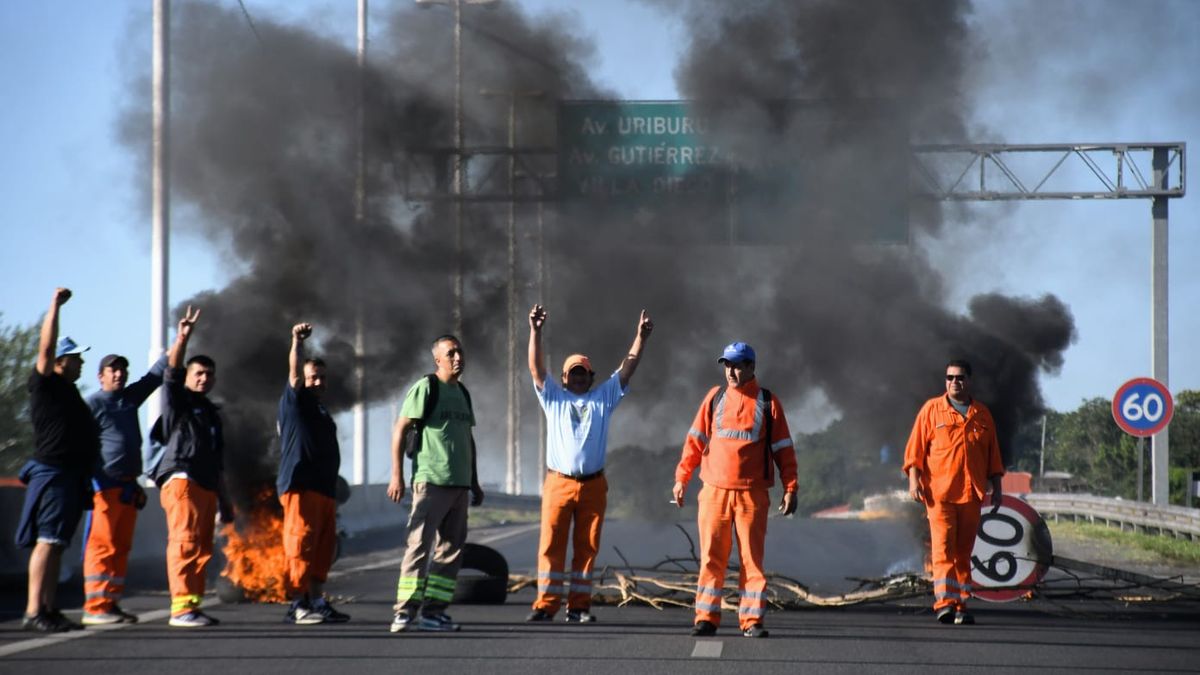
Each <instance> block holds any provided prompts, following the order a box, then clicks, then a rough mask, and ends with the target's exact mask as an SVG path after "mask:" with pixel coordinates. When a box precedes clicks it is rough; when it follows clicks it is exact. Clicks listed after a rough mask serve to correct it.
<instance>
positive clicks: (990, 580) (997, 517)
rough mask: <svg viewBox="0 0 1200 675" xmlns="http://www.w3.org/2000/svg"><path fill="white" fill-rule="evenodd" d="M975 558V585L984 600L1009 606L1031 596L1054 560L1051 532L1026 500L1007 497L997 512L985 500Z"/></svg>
mask: <svg viewBox="0 0 1200 675" xmlns="http://www.w3.org/2000/svg"><path fill="white" fill-rule="evenodd" d="M981 510H982V514H981V516H980V519H979V533H978V534H977V535H976V537H975V550H974V551H973V552H972V554H971V585H972V586H973V587H974V591H973V594H974V596H975V597H977V598H979V599H981V600H990V601H992V602H1008V601H1010V600H1017V599H1020V598H1023V597H1026V596H1028V595H1029V592H1030V591H1031V590H1032V588H1033V587H1034V586H1035V585H1036V584H1037V583H1038V582H1040V581H1041V580H1042V577H1044V576H1045V575H1046V569H1047V568H1048V567H1049V565H1050V559H1051V557H1052V545H1051V541H1050V531H1049V529H1047V528H1046V524H1045V523H1044V522H1043V521H1042V517H1041V515H1039V514H1038V512H1037V511H1035V510H1034V508H1033V507H1032V506H1030V505H1029V504H1027V503H1026V502H1025V501H1024V500H1022V499H1019V498H1017V497H1014V496H1012V495H1004V497H1003V499H1001V501H1000V508H999V509H994V508H993V507H992V505H991V499H990V498H987V497H985V498H984V501H983V505H982V509H981Z"/></svg>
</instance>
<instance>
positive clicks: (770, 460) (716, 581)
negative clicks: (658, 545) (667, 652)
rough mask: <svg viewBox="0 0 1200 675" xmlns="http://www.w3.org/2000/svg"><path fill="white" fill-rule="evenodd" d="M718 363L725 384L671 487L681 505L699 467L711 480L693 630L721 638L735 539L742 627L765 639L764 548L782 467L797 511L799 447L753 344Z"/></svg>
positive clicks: (708, 402) (790, 509)
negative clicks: (759, 373) (758, 368)
mask: <svg viewBox="0 0 1200 675" xmlns="http://www.w3.org/2000/svg"><path fill="white" fill-rule="evenodd" d="M717 361H718V362H719V363H720V364H721V365H722V366H723V367H724V369H725V385H726V386H724V387H713V388H712V389H710V390H709V392H708V395H707V396H705V397H704V401H703V402H702V403H701V404H700V410H699V411H697V412H696V419H695V420H694V421H693V422H692V427H691V429H689V430H688V434H687V438H686V439H685V440H684V443H683V456H682V457H681V458H680V460H679V465H678V466H677V467H676V468H675V485H674V486H673V487H672V488H671V493H672V494H673V495H674V497H675V503H676V504H677V505H679V506H680V507H682V506H683V495H684V492H685V491H686V490H687V484H688V481H689V480H691V477H692V473H693V472H694V471H695V470H696V467H697V466H698V467H700V480H701V481H703V483H704V487H703V488H701V489H700V494H699V495H697V497H696V501H697V504H698V505H699V509H698V510H697V514H696V515H697V530H698V532H699V542H700V574H699V575H698V578H697V584H696V603H695V605H696V612H695V621H694V625H693V628H692V635H694V636H696V637H706V636H711V635H715V634H716V632H717V627H718V626H720V625H721V602H722V600H723V598H724V596H725V570H726V567H727V565H728V563H729V553H730V551H731V550H732V548H733V545H734V540H735V539H736V542H737V548H738V559H739V560H740V561H741V564H742V569H741V575H740V577H739V579H738V595H739V601H738V626H739V628H741V631H742V635H744V636H745V637H749V638H765V637H767V635H768V633H767V629H766V628H764V627H763V621H764V619H765V617H766V614H767V597H766V589H767V578H766V573H765V571H764V568H763V549H764V542H765V540H766V536H767V514H768V512H769V511H770V509H771V504H770V494H769V491H770V489H771V487H772V486H773V485H774V484H775V469H776V468H778V469H779V478H780V481H781V482H782V483H783V499H782V500H781V501H780V503H779V512H780V513H782V514H784V515H785V516H788V515H791V514H792V513H794V512H795V511H796V452H795V449H794V448H793V446H792V436H791V432H789V431H788V424H787V418H785V417H784V414H783V404H782V403H780V402H779V398H778V397H776V396H775V395H774V394H772V393H771V392H769V391H767V390H766V389H763V388H762V387H760V386H758V380H757V379H755V376H754V365H755V357H754V349H752V348H751V347H750V345H748V344H746V343H745V342H734V343H732V344H729V345H727V346H726V347H725V349H724V351H722V353H721V357H720V358H719V359H717ZM735 534H736V537H735Z"/></svg>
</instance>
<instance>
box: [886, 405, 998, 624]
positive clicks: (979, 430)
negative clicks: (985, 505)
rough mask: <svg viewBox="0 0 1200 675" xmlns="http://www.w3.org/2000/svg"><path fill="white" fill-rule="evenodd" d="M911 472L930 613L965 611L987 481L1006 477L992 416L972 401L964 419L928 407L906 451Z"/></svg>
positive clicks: (945, 409)
mask: <svg viewBox="0 0 1200 675" xmlns="http://www.w3.org/2000/svg"><path fill="white" fill-rule="evenodd" d="M911 468H916V470H917V474H918V478H919V485H920V488H921V497H922V501H923V502H924V503H925V508H926V512H927V513H928V516H929V534H930V542H931V558H932V565H933V598H934V603H933V609H934V611H938V610H940V609H942V608H943V607H955V608H956V609H959V610H963V609H965V608H966V605H967V598H968V597H970V595H971V552H972V550H973V549H974V548H975V536H976V534H977V533H978V531H979V518H980V507H981V503H982V501H983V496H984V494H986V493H987V488H988V480H989V478H990V477H992V476H1002V475H1004V463H1003V460H1002V459H1001V456H1000V443H999V441H998V440H997V439H996V423H995V421H994V420H992V413H991V411H989V410H988V409H987V406H985V405H983V404H982V403H980V402H979V401H976V400H972V401H971V405H970V407H969V408H968V409H967V415H966V418H965V419H964V417H963V416H962V415H960V414H959V413H958V411H957V410H955V409H954V407H953V406H951V405H950V401H949V399H948V398H947V397H946V396H944V395H943V396H938V397H937V398H931V399H929V400H928V401H926V402H925V405H924V406H922V407H921V411H920V412H919V413H917V419H916V421H915V422H914V423H913V428H912V433H911V434H910V435H909V437H908V445H907V446H906V447H905V449H904V467H903V471H904V473H905V474H907V473H908V471H909V469H911Z"/></svg>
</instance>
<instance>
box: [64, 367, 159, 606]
mask: <svg viewBox="0 0 1200 675" xmlns="http://www.w3.org/2000/svg"><path fill="white" fill-rule="evenodd" d="M166 368H167V356H166V355H165V354H164V355H163V356H161V357H159V359H158V360H157V361H155V362H154V365H153V366H151V367H150V370H149V371H148V372H147V373H146V374H145V375H143V376H142V377H141V379H139V380H138V381H137V382H134V383H133V384H130V385H128V386H126V380H128V379H129V359H126V358H125V357H124V356H121V355H119V354H109V355H108V356H105V357H104V358H102V359H100V372H99V379H100V391H98V392H96V393H94V394H92V395H91V396H89V397H88V398H87V404H88V407H89V408H91V410H92V415H93V416H94V417H95V418H96V424H98V425H99V427H100V462H99V464H98V465H97V466H96V471H95V473H94V474H93V475H92V489H93V490H94V491H95V492H94V493H93V497H92V515H91V518H90V519H89V521H88V527H87V538H86V544H85V546H84V551H83V592H84V601H83V624H84V625H85V626H103V625H107V624H113V623H137V616H135V615H133V614H130V613H129V612H126V611H125V610H123V609H121V606H120V605H119V604H117V603H118V601H119V600H120V599H121V595H122V593H124V591H125V572H126V569H127V568H128V565H129V550H130V549H131V548H132V547H133V530H134V528H135V527H136V525H137V514H138V511H139V510H140V509H141V508H142V507H143V506H145V505H146V493H145V491H144V490H142V487H141V486H140V485H138V483H137V478H138V476H140V475H142V427H141V425H140V424H139V423H138V408H139V407H140V406H141V405H142V403H144V402H145V401H146V399H147V398H149V397H150V395H151V394H153V393H154V390H155V389H158V387H159V385H161V384H162V378H163V371H164V370H166Z"/></svg>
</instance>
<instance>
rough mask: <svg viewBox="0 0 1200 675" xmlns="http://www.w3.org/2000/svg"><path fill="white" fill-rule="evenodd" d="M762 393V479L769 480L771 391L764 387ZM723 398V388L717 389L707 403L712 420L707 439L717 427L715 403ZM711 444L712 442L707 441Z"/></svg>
mask: <svg viewBox="0 0 1200 675" xmlns="http://www.w3.org/2000/svg"><path fill="white" fill-rule="evenodd" d="M760 389H761V391H762V397H763V402H762V416H763V422H764V428H763V458H764V463H763V478H765V479H767V480H770V478H771V390H769V389H767V388H766V387H760ZM723 398H725V387H719V388H718V389H717V393H716V394H715V395H714V396H713V397H712V398H711V399H710V400H709V401H708V418H709V419H710V420H712V424H713V428H710V429H709V430H708V437H709V438H712V437H713V431H714V429H715V427H716V425H717V420H716V418H715V417H714V415H715V414H716V413H715V411H716V409H717V403H718V402H719V401H720V400H721V399H723ZM709 443H710V444H711V443H712V441H709ZM704 454H706V455H707V454H708V448H707V447H705V448H704Z"/></svg>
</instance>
